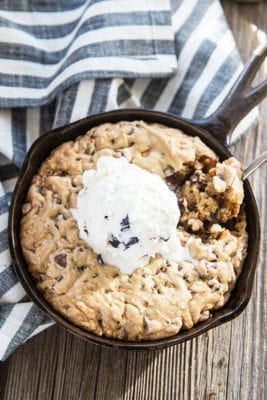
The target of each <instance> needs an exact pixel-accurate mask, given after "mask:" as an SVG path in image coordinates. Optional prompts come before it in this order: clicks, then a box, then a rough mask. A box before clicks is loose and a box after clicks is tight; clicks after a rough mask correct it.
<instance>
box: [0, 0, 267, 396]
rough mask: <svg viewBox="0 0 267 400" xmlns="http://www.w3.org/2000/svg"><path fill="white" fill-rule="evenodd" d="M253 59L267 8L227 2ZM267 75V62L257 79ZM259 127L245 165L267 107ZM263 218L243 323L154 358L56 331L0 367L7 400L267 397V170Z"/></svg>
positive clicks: (258, 192)
mask: <svg viewBox="0 0 267 400" xmlns="http://www.w3.org/2000/svg"><path fill="white" fill-rule="evenodd" d="M223 6H224V9H225V13H226V16H227V18H228V21H229V23H230V25H231V27H232V29H233V32H234V36H235V38H236V41H237V43H238V46H239V48H240V52H241V55H242V57H243V59H244V60H246V59H247V58H248V57H249V55H250V54H251V52H252V50H253V49H254V48H255V47H256V45H257V43H258V42H259V40H260V39H261V38H263V37H264V32H266V30H267V4H266V3H258V4H256V3H254V4H253V5H252V4H250V5H249V4H241V3H233V2H229V1H228V2H227V1H223ZM264 76H265V77H266V76H267V62H265V64H264V66H263V68H262V69H261V71H260V73H259V75H258V78H257V80H258V81H260V80H262V79H263V77H264ZM260 115H261V120H260V122H259V124H258V126H257V128H256V129H254V130H252V131H251V132H250V133H249V135H248V136H246V137H245V138H244V139H242V140H241V141H240V142H239V143H238V144H237V145H236V146H234V147H233V151H234V153H235V155H236V156H237V157H238V158H239V159H240V160H241V161H244V162H247V161H249V160H251V159H253V158H254V157H255V156H256V155H258V154H260V152H261V151H263V150H266V149H267V101H264V102H262V104H261V106H260ZM250 179H251V183H252V186H253V189H254V193H255V196H256V199H257V202H258V205H259V210H260V214H261V219H262V244H261V262H260V265H259V267H258V270H257V276H256V279H255V283H254V289H253V295H252V299H251V301H250V303H249V305H248V307H247V308H246V310H245V312H243V313H242V314H241V316H239V317H238V318H237V319H235V320H234V321H232V322H229V323H227V324H225V325H223V326H221V327H219V328H216V329H213V330H212V331H210V332H208V333H206V334H204V335H202V336H200V337H198V338H196V339H194V340H192V341H189V342H187V343H185V344H181V345H178V346H174V347H171V348H168V349H165V350H161V351H155V352H148V351H144V352H127V351H114V350H110V349H103V348H99V347H96V346H93V345H90V344H88V343H86V342H84V341H82V340H80V339H78V338H76V337H74V336H72V335H70V334H68V333H66V332H65V331H63V330H62V329H61V328H59V327H56V326H54V327H52V328H50V329H49V330H47V331H46V332H43V333H42V334H40V335H38V337H35V338H33V339H32V340H31V341H30V342H29V343H26V344H25V345H23V346H21V348H19V349H18V350H17V351H16V352H15V353H14V354H13V355H12V356H11V357H10V358H9V359H8V360H7V361H6V362H4V363H2V364H1V366H0V399H2V400H14V399H16V400H20V399H21V400H36V399H38V400H50V399H52V400H62V399H64V400H73V399H75V400H78V399H81V400H84V399H93V400H105V399H108V400H113V399H114V400H120V399H121V400H132V399H134V400H135V399H136V400H148V399H152V400H174V399H175V400H176V399H178V400H226V399H227V400H238V399H241V400H263V399H266V398H267V387H266V383H265V378H266V368H267V351H266V343H267V338H266V336H267V330H266V325H267V312H266V307H267V306H266V304H267V268H266V267H267V265H266V263H267V261H266V247H267V228H266V224H265V221H266V217H267V216H266V213H267V203H266V200H265V199H266V197H267V184H266V182H267V168H266V166H263V167H262V168H261V169H260V170H258V171H257V172H256V173H255V174H254V176H253V177H251V178H250Z"/></svg>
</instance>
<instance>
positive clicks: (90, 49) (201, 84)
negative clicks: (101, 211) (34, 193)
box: [0, 0, 242, 360]
mask: <svg viewBox="0 0 267 400" xmlns="http://www.w3.org/2000/svg"><path fill="white" fill-rule="evenodd" d="M241 68H242V65H241V61H240V58H239V55H238V51H237V48H236V45H235V42H234V40H233V37H232V34H231V32H230V30H229V28H228V26H227V24H226V22H225V17H224V14H223V11H222V7H221V5H220V3H219V1H218V0H172V1H171V2H169V1H168V0H161V1H158V0H133V1H131V0H128V1H123V0H91V1H83V0H79V1H77V0H75V1H74V0H73V1H68V2H66V1H64V0H61V1H57V2H52V1H50V2H49V1H47V2H44V1H42V0H39V1H38V0H35V1H27V0H24V1H21V2H19V1H16V0H5V1H0V154H1V155H0V359H2V360H4V359H6V358H7V357H8V355H9V354H11V352H12V351H13V350H14V349H15V348H16V347H17V346H19V345H20V344H22V343H24V342H25V341H26V340H28V339H29V338H30V337H32V336H34V335H36V334H37V333H38V332H40V331H42V330H43V329H45V328H47V327H48V326H50V325H51V324H52V323H51V321H50V320H49V319H48V318H47V316H45V315H44V314H43V313H42V312H41V311H40V310H39V309H38V308H37V307H36V306H35V305H33V304H32V302H31V301H30V300H29V299H28V297H27V296H26V294H25V292H24V290H23V289H22V287H21V285H20V283H18V281H17V278H16V276H15V274H14V271H13V269H12V262H11V258H10V253H9V249H8V240H7V220H8V207H9V202H10V197H11V195H12V190H13V187H14V184H15V182H16V177H17V175H18V172H19V168H20V166H21V164H22V162H23V159H24V157H25V154H26V151H27V149H28V148H29V146H30V145H31V143H32V142H33V141H34V140H35V139H36V138H37V137H39V136H40V135H42V134H44V133H45V132H46V131H47V130H49V129H51V128H53V127H57V126H60V125H63V124H66V123H68V122H71V121H74V120H77V119H79V118H82V117H85V116H87V115H90V114H94V113H98V112H100V111H106V110H111V109H117V108H128V107H142V108H148V109H157V110H162V111H167V112H171V113H173V114H176V115H178V116H183V117H189V118H197V117H203V116H206V115H209V114H210V113H211V112H212V111H213V110H215V109H216V108H217V107H218V105H219V104H220V103H221V102H222V100H223V99H224V97H225V96H226V94H227V93H228V92H229V90H230V88H231V86H232V84H233V83H234V81H235V79H236V78H237V76H238V75H239V73H240V71H241Z"/></svg>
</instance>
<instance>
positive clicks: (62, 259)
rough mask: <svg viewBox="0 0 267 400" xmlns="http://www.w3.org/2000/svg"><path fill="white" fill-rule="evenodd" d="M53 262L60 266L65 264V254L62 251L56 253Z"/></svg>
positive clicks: (63, 266) (64, 266)
mask: <svg viewBox="0 0 267 400" xmlns="http://www.w3.org/2000/svg"><path fill="white" fill-rule="evenodd" d="M54 260H55V262H56V263H57V264H58V265H59V266H60V267H62V268H66V266H67V255H66V254H64V253H61V254H58V255H56V256H55V257H54Z"/></svg>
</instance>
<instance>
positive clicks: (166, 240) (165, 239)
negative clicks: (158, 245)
mask: <svg viewBox="0 0 267 400" xmlns="http://www.w3.org/2000/svg"><path fill="white" fill-rule="evenodd" d="M160 239H161V240H163V241H164V242H168V240H169V239H170V236H169V237H167V238H164V237H162V236H160Z"/></svg>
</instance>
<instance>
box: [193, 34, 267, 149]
mask: <svg viewBox="0 0 267 400" xmlns="http://www.w3.org/2000/svg"><path fill="white" fill-rule="evenodd" d="M266 56H267V42H266V43H264V44H263V45H260V46H259V47H258V48H257V49H256V50H255V51H254V53H253V55H252V57H251V59H250V60H249V61H248V63H247V64H246V65H245V67H244V69H243V71H242V72H241V74H240V75H239V77H238V79H237V81H236V83H235V84H234V86H233V87H232V89H231V90H230V92H229V94H228V96H227V97H226V98H225V100H224V101H223V103H222V104H221V105H220V106H219V108H218V109H217V110H216V111H215V112H214V113H213V114H212V115H211V116H209V117H207V118H204V119H201V120H195V121H194V123H195V124H196V125H198V126H200V127H202V128H204V129H206V130H207V131H209V132H210V133H211V134H212V135H213V136H214V137H215V138H216V139H217V140H218V141H219V142H221V143H222V144H223V145H224V146H226V147H228V146H229V144H230V138H231V135H232V132H233V130H234V128H235V127H236V126H237V124H238V123H239V122H240V121H241V120H242V118H243V117H245V115H246V114H248V112H249V111H250V110H252V109H253V108H254V107H255V106H256V105H257V104H258V103H260V102H261V101H262V100H263V99H264V97H266V96H267V79H266V80H264V81H263V82H262V83H260V84H259V85H257V86H256V87H251V83H252V81H253V78H254V77H255V75H256V73H257V71H258V70H259V68H260V66H261V64H262V62H263V61H264V59H265V57H266Z"/></svg>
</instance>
